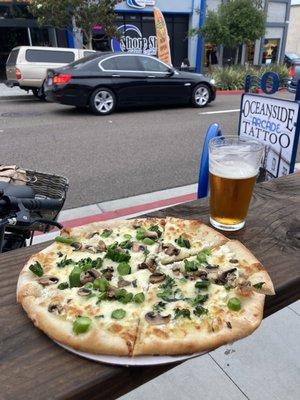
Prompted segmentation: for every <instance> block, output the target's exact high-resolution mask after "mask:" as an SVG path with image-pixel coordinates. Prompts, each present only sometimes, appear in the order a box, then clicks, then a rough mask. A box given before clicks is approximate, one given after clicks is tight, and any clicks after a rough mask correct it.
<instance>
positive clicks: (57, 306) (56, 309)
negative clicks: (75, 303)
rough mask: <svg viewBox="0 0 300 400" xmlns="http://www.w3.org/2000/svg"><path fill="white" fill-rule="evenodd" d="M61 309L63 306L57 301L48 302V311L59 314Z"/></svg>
mask: <svg viewBox="0 0 300 400" xmlns="http://www.w3.org/2000/svg"><path fill="white" fill-rule="evenodd" d="M62 310H63V306H62V305H61V304H59V303H50V304H49V306H48V311H49V312H50V313H53V314H60V313H61V312H62Z"/></svg>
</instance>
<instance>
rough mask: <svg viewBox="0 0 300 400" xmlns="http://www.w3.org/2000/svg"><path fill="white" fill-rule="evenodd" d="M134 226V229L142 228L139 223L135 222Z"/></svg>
mask: <svg viewBox="0 0 300 400" xmlns="http://www.w3.org/2000/svg"><path fill="white" fill-rule="evenodd" d="M132 226H133V227H134V229H138V228H140V227H141V226H142V225H141V224H139V223H138V222H134V223H133V225H132Z"/></svg>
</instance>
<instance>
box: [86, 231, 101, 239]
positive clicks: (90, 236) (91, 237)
mask: <svg viewBox="0 0 300 400" xmlns="http://www.w3.org/2000/svg"><path fill="white" fill-rule="evenodd" d="M96 235H99V232H93V233H91V234H90V235H88V239H93V237H94V236H96Z"/></svg>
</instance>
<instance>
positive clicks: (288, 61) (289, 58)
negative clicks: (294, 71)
mask: <svg viewBox="0 0 300 400" xmlns="http://www.w3.org/2000/svg"><path fill="white" fill-rule="evenodd" d="M296 60H300V56H299V54H295V53H287V54H285V56H284V59H283V64H284V65H286V66H287V67H288V68H290V67H291V66H292V64H293V62H294V61H296Z"/></svg>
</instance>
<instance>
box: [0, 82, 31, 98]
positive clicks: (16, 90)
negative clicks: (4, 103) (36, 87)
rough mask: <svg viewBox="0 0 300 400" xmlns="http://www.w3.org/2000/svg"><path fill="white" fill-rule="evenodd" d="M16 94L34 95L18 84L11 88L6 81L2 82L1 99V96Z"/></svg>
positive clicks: (7, 96)
mask: <svg viewBox="0 0 300 400" xmlns="http://www.w3.org/2000/svg"><path fill="white" fill-rule="evenodd" d="M15 96H32V93H31V92H29V93H27V92H26V91H25V90H22V89H20V88H18V87H17V86H15V87H13V88H10V87H7V86H6V85H5V84H4V83H0V99H1V97H5V98H9V97H15Z"/></svg>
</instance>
